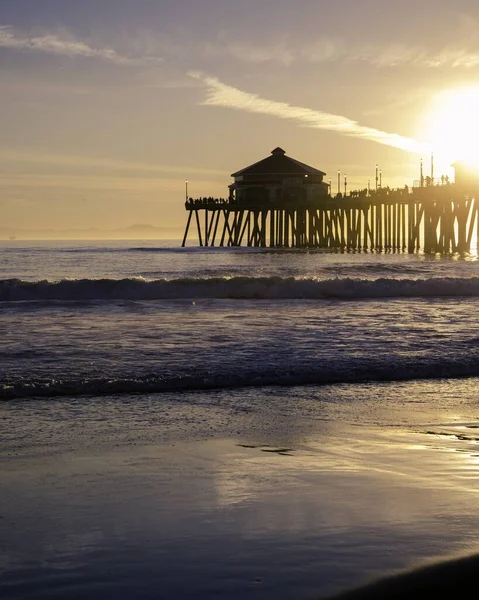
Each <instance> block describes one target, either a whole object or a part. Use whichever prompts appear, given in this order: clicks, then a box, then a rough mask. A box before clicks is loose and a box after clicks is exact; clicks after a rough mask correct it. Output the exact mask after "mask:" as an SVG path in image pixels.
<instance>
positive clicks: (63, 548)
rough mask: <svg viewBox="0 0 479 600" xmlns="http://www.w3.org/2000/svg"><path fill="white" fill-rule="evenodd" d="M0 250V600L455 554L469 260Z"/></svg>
mask: <svg viewBox="0 0 479 600" xmlns="http://www.w3.org/2000/svg"><path fill="white" fill-rule="evenodd" d="M0 253H1V259H2V260H1V264H0V280H1V281H0V333H1V339H2V344H1V347H0V399H2V400H4V401H5V402H4V403H3V404H2V405H1V414H2V422H3V430H2V439H3V444H2V446H3V448H2V458H3V461H4V464H5V465H6V470H5V472H6V475H7V476H6V478H5V481H6V486H5V490H6V494H5V506H4V507H3V509H2V512H3V513H5V514H0V517H3V518H2V519H0V531H2V530H3V534H2V539H5V540H8V547H6V548H5V550H4V551H2V552H0V563H1V565H2V570H3V571H4V573H5V574H6V575H5V578H4V585H5V586H6V587H4V590H5V592H6V593H8V595H9V597H32V598H34V597H38V598H40V597H55V596H56V597H64V596H65V594H68V597H75V598H83V597H85V598H86V597H88V598H92V597H105V594H106V596H108V595H111V594H113V595H115V597H125V598H126V597H141V598H155V597H174V596H177V597H199V596H202V597H211V596H213V595H215V594H216V595H218V594H219V595H220V596H223V595H224V596H227V597H238V598H240V597H245V596H248V597H257V598H263V597H272V596H273V595H274V596H275V597H284V598H287V597H288V598H289V597H291V598H296V597H310V596H312V595H314V594H319V593H326V592H330V591H334V590H335V589H341V588H342V587H344V586H345V584H346V583H349V582H351V583H354V582H356V581H359V580H361V577H362V576H364V574H365V573H366V574H368V573H369V574H374V573H376V572H377V573H381V572H384V571H385V570H386V571H387V570H388V569H393V568H400V567H404V566H406V564H408V560H411V558H415V557H431V556H433V555H436V554H438V555H442V554H447V552H448V551H451V550H455V549H457V548H458V547H459V548H461V549H463V548H464V547H465V546H467V545H468V544H472V541H473V540H471V538H470V535H469V534H470V531H471V530H472V529H473V528H475V527H477V523H476V519H475V516H474V500H473V498H474V495H473V493H474V492H477V491H478V489H479V488H478V485H477V483H476V474H475V466H474V458H473V457H474V451H473V449H472V446H473V445H474V444H475V443H476V439H475V436H474V435H473V433H474V429H475V428H476V426H477V425H476V424H477V420H478V416H477V411H476V406H477V400H478V393H477V389H478V388H477V383H478V379H477V378H478V377H479V360H478V358H479V331H478V327H477V314H478V308H479V262H478V261H477V257H476V256H474V255H464V256H460V255H451V256H429V255H424V254H401V253H397V254H395V253H391V254H387V253H376V252H371V253H340V252H327V251H315V250H269V249H251V248H236V249H233V248H192V247H190V248H185V249H181V248H179V247H178V242H172V241H169V242H161V243H160V242H151V241H148V242H145V241H138V242H137V241H133V242H132V241H127V242H124V241H122V242H111V241H110V242H21V241H9V242H3V243H2V246H1V248H0ZM351 428H352V429H351ZM385 432H387V433H385ZM391 432H394V433H391ZM385 436H386V437H385ZM391 436H393V437H394V443H391ZM353 438H354V440H353ZM203 440H207V442H202V441H203ZM221 440H223V441H221ZM231 440H233V442H232V441H231ZM180 442H182V443H183V446H181V450H179V448H178V446H177V444H178V443H180ZM201 443H203V444H205V443H206V446H205V445H201ZM208 443H209V444H219V446H214V447H213V446H211V447H209V446H208V445H207V444H208ZM158 444H160V445H162V446H161V447H162V448H164V450H163V451H161V452H160V453H159V454H158V450H157V449H156V450H153V449H151V448H158ZM184 444H186V446H185V445H184ZM195 444H200V445H199V446H195ZM222 444H223V445H222ZM132 445H135V447H138V446H141V447H142V448H143V449H142V450H141V451H140V450H135V451H134V452H133V451H132ZM352 446H354V449H352ZM113 447H118V448H119V449H118V451H117V452H114V451H113V450H112V448H113ZM124 448H128V453H127V454H125V455H122V452H123V451H124V450H122V449H124ZM144 448H150V449H149V450H145V449H144ZM165 448H166V450H165ZM185 448H187V449H188V450H185ZM424 448H427V449H434V448H435V449H436V450H438V452H440V456H441V461H442V462H441V461H439V459H437V456H436V454H434V458H432V457H431V456H430V455H429V454H427V453H426V454H425V453H424V452H423V450H424ZM175 449H177V450H178V452H179V454H180V457H178V453H176V452H175ZM451 452H453V453H454V456H452V455H451ZM82 453H83V454H82ZM138 453H139V454H138ZM190 453H191V456H190ZM459 453H462V454H459ZM218 456H223V458H222V459H221V460H220V459H219V458H218ZM398 456H401V457H405V458H404V460H403V459H402V458H401V460H399V459H398ZM451 456H452V458H454V459H455V460H456V461H457V460H458V459H457V458H456V456H460V457H461V460H462V461H463V462H460V464H459V463H454V462H450V461H451V460H452V458H451ZM32 457H33V458H34V459H35V461H36V462H34V463H30V462H28V461H29V460H31V459H32ZM71 457H74V464H73V463H72V462H71V460H72V459H71ZM92 457H93V458H92ZM464 457H467V461H465V458H464ZM290 459H293V462H291V461H290V462H289V463H288V462H285V461H288V460H290ZM82 461H83V462H82ZM92 461H93V462H92ZM135 461H136V462H135ZM294 461H296V462H294ZM398 461H399V462H398ZM421 461H422V462H421ZM464 461H465V462H464ZM471 461H472V462H471ZM87 463H88V468H87V466H86V465H87ZM32 464H34V465H35V466H32ZM92 464H93V465H96V466H95V468H94V469H93V471H92ZM135 464H136V465H137V469H138V471H135V468H134V465H135ZM398 464H400V465H401V466H400V467H398V466H397V465H398ZM420 464H421V465H422V467H421V468H419V465H420ZM132 465H133V466H132ZM151 465H154V468H153V470H152V467H151ZM213 465H214V466H213ZM394 465H395V466H394ZM384 473H389V475H388V477H389V479H388V478H384V477H383V475H380V474H384ZM371 474H374V476H372V475H371ZM466 475H467V478H466V479H465V477H466ZM444 479H447V481H448V482H449V483H448V485H450V488H451V489H450V490H449V488H448V491H447V492H446V491H443V492H441V493H439V494H437V493H436V492H437V489H439V488H440V489H443V485H444ZM85 482H87V484H85ZM400 482H402V483H400ZM138 486H139V487H138ZM415 486H416V487H418V489H421V490H424V489H427V488H428V486H430V488H431V490H435V492H434V493H433V492H431V493H432V494H433V497H431V499H430V501H429V502H426V503H425V502H424V494H423V495H421V494H419V493H418V492H417V491H415V489H414V488H415ZM213 488H214V494H213V495H212V490H213ZM155 490H156V495H155ZM451 490H452V491H451ZM471 492H472V494H471ZM416 494H417V497H416ZM353 498H354V501H353ZM452 500H453V501H454V502H455V503H456V508H453V507H451V506H450V505H449V504H448V502H449V501H452ZM393 505H395V506H396V508H393ZM385 506H387V507H388V508H387V509H386V508H385ZM75 507H76V508H75ZM370 508H371V510H370ZM131 511H133V513H132V512H131ZM371 511H372V512H371ZM455 511H456V512H457V513H459V517H457V519H458V521H457V522H454V524H452V521H454V514H455ZM148 512H149V513H150V516H148ZM135 515H136V516H135ZM374 515H376V517H377V518H376V517H375V516H374ZM380 515H381V516H380ZM185 523H186V525H185ZM444 527H447V528H448V535H447V539H444V537H443V536H442V535H441V528H444ZM431 544H433V545H434V548H435V549H436V550H437V552H436V553H435V552H433V551H432V549H431ZM299 592H301V593H299ZM95 594H96V595H95ZM122 594H123V595H122ZM163 594H164V595H163Z"/></svg>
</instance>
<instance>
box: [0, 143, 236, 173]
mask: <svg viewBox="0 0 479 600" xmlns="http://www.w3.org/2000/svg"><path fill="white" fill-rule="evenodd" d="M0 160H2V161H3V163H4V165H3V166H4V167H5V163H6V162H7V161H10V162H14V163H16V164H21V163H33V164H38V165H44V166H47V167H55V168H57V169H58V168H61V167H70V168H71V169H100V170H101V171H103V172H106V171H122V172H125V171H129V172H133V173H137V174H143V175H145V176H146V175H147V174H151V175H152V176H153V177H160V174H161V173H168V174H172V173H175V174H178V176H184V177H186V176H190V177H191V176H196V177H198V178H201V177H202V176H207V177H214V176H221V175H224V172H223V171H220V170H218V169H205V168H202V167H194V166H186V165H166V164H161V163H159V164H149V163H140V162H130V161H126V160H118V159H109V158H95V157H85V156H68V155H64V154H48V153H46V152H44V151H40V150H38V151H35V150H34V149H19V150H14V149H11V148H5V147H3V148H2V147H0Z"/></svg>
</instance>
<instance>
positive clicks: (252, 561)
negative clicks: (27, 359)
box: [0, 388, 479, 599]
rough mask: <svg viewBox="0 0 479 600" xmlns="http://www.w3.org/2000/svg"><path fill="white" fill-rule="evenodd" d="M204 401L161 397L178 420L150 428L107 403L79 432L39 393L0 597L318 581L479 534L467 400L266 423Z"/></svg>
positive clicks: (14, 464) (318, 589)
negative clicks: (444, 409) (391, 412)
mask: <svg viewBox="0 0 479 600" xmlns="http://www.w3.org/2000/svg"><path fill="white" fill-rule="evenodd" d="M431 389H432V388H431ZM239 393H240V392H238V394H239ZM284 393H286V392H284ZM309 393H311V391H310V392H309ZM204 397H205V398H206V397H207V395H204ZM198 400H200V398H199V397H198ZM147 401H148V402H154V400H152V399H151V398H150V399H149V400H147ZM267 401H268V399H267V398H263V402H267ZM62 402H64V403H65V405H64V406H62ZM94 402H95V401H94V400H92V399H90V400H88V401H86V403H85V404H84V405H83V406H81V405H78V404H77V406H76V409H75V410H76V411H77V412H78V415H79V417H78V418H82V417H80V415H83V418H86V417H85V415H87V414H88V411H89V410H92V409H93V407H96V405H95V404H94ZM98 402H101V401H100V400H98ZM200 404H201V403H200V402H198V403H197V408H196V409H192V410H191V411H190V412H188V410H187V407H185V406H184V405H182V404H178V405H176V408H175V406H174V405H173V404H172V405H171V406H169V407H168V408H167V407H166V404H165V401H164V400H162V404H161V412H162V413H163V412H164V411H165V410H166V409H167V412H168V419H167V420H166V421H165V422H164V423H163V422H161V423H160V422H159V421H158V420H155V419H153V420H151V421H150V422H149V424H148V425H146V424H145V423H144V425H143V428H141V427H140V426H134V425H133V424H132V419H128V418H127V411H125V412H123V411H122V409H121V407H120V406H118V404H117V405H116V406H117V422H116V423H113V422H112V416H111V415H108V418H106V415H105V414H104V417H105V418H104V420H103V421H102V420H101V414H102V410H98V412H97V413H96V414H97V417H96V420H93V419H92V420H90V421H89V422H88V423H87V425H84V427H83V429H82V431H83V434H82V436H80V435H78V431H77V429H78V428H77V429H75V426H74V425H73V421H72V410H73V409H72V405H71V403H70V404H69V405H68V401H67V400H65V401H57V404H56V408H53V406H54V405H52V404H50V405H48V406H49V407H50V408H49V410H51V411H53V413H55V414H51V415H50V417H49V418H48V419H46V417H45V413H42V412H41V410H44V411H45V410H47V408H46V406H47V405H43V407H37V408H34V406H33V404H30V406H29V407H28V406H25V407H24V409H23V412H22V411H19V413H18V414H17V416H16V418H18V416H19V415H20V414H22V415H23V418H24V419H25V418H26V416H27V414H28V412H32V411H36V421H35V423H36V428H37V434H35V435H34V434H33V433H32V432H33V426H32V425H31V426H30V427H32V429H31V430H30V434H29V435H30V437H31V438H32V439H30V443H29V440H28V439H25V436H26V435H27V432H26V429H25V423H23V425H22V426H21V425H20V424H19V426H18V431H17V432H16V435H15V434H14V433H12V432H11V433H10V436H9V439H8V441H7V443H5V444H4V445H3V447H2V454H1V460H2V500H1V510H0V517H1V518H0V539H2V540H3V542H4V543H3V544H2V549H1V550H0V570H1V571H2V573H3V576H2V582H1V584H0V591H1V594H2V597H5V598H65V597H68V598H78V599H80V598H89V599H92V598H93V599H96V598H105V597H115V598H133V597H134V598H145V599H146V598H159V597H175V598H189V597H195V598H211V597H215V596H216V597H228V598H245V597H248V598H258V599H260V598H273V597H274V598H285V599H286V598H317V597H323V596H328V595H332V594H335V593H339V592H341V591H342V590H345V589H349V588H351V587H354V586H357V585H360V584H362V583H364V582H367V581H370V580H373V579H376V578H378V577H381V576H385V575H389V574H392V573H397V572H399V571H402V570H404V569H410V568H413V567H416V566H418V565H420V564H423V563H424V562H427V561H430V560H438V559H443V558H446V557H450V556H454V555H457V554H464V553H469V552H474V551H477V540H476V535H475V532H476V531H477V528H478V526H479V515H478V511H477V493H478V491H479V453H478V451H477V437H479V431H478V429H477V427H478V422H477V421H475V420H469V421H465V420H461V419H463V417H465V416H467V417H468V418H470V417H471V416H472V414H470V411H469V410H467V411H466V410H464V409H463V410H462V412H461V411H460V410H457V411H456V413H453V411H452V409H451V411H450V412H449V413H448V414H447V415H445V414H444V413H442V414H438V418H437V419H436V422H432V421H429V422H427V423H426V422H424V423H422V424H419V423H414V424H412V423H409V424H396V425H391V424H389V425H386V424H385V423H381V422H380V421H381V420H378V422H376V423H374V422H373V421H374V420H373V419H371V420H370V422H365V421H366V419H365V418H364V417H361V419H359V420H358V422H354V419H353V418H349V420H348V421H344V422H341V421H340V420H339V419H331V418H330V417H331V411H332V410H333V408H331V411H330V413H329V415H328V414H326V412H325V411H323V413H322V415H321V418H319V417H320V415H319V414H317V415H315V416H314V415H311V416H310V418H309V419H306V418H304V415H303V419H302V420H301V422H299V421H298V423H296V426H294V424H293V422H292V421H290V422H289V426H285V425H286V424H285V422H284V421H285V419H286V420H287V418H286V417H283V418H282V419H279V420H278V421H275V422H273V421H272V419H270V420H269V421H268V418H266V417H264V418H263V417H262V419H263V420H262V421H261V423H262V425H261V427H260V426H259V425H258V420H257V419H255V420H254V423H253V421H252V420H251V413H249V412H248V411H247V410H243V416H241V415H240V414H239V413H237V414H236V415H233V416H234V418H232V419H230V420H227V419H226V417H225V415H224V414H223V413H221V414H216V416H214V414H215V413H214V410H213V408H212V407H211V406H205V407H203V409H201V408H198V406H200ZM233 404H234V405H235V406H237V402H234V403H233ZM105 406H106V405H105V404H103V407H104V408H103V410H106V408H105ZM112 406H115V404H114V403H113V404H112ZM136 406H137V407H139V406H141V402H139V400H138V401H137V404H136ZM12 408H13V406H12V405H10V407H9V408H8V407H7V406H6V405H4V406H2V409H1V412H2V416H3V417H4V423H6V424H8V425H9V428H8V431H10V429H11V421H9V419H11V410H12ZM17 409H18V406H17ZM17 409H15V410H17ZM409 409H410V407H408V410H409ZM61 410H64V411H66V413H65V416H64V420H63V421H62V419H61V418H60V417H59V411H61ZM95 410H96V408H95ZM158 410H159V409H158ZM195 410H197V413H196V416H192V415H193V414H195ZM228 410H231V407H230V408H229V409H228ZM423 410H424V407H423ZM428 410H429V409H428ZM185 411H186V412H185ZM7 412H8V413H9V414H8V415H7ZM418 412H419V410H418ZM41 414H43V415H44V418H43V419H42V418H41ZM188 414H189V415H190V424H189V426H188V428H187V431H186V430H185V429H183V435H182V436H178V432H177V431H176V430H175V428H174V425H173V424H174V423H175V419H177V422H178V423H180V422H181V423H183V424H184V423H185V419H187V418H188ZM225 414H226V413H225ZM454 414H455V416H454ZM208 415H210V417H211V419H210V422H208V419H207V416H208ZM221 415H223V417H221ZM423 416H424V414H423ZM429 416H430V415H429ZM444 416H448V417H449V420H448V421H445V420H444V419H442V420H440V419H439V417H444ZM31 417H32V418H33V415H31ZM213 417H214V418H213ZM220 417H221V418H224V421H223V426H219V425H218V423H219V421H220ZM350 417H351V415H350ZM158 418H159V417H158ZM47 422H48V423H49V424H47ZM69 422H70V423H71V428H70V438H68V423H69ZM268 422H269V425H268ZM94 423H96V425H95V424H94ZM167 423H170V424H171V427H172V431H171V432H170V433H171V435H169V434H167V432H165V427H167ZM212 423H213V425H215V423H216V426H215V427H214V428H213V432H212V433H211V434H209V435H207V434H205V432H204V430H203V429H202V427H203V428H204V427H209V426H211V424H212ZM281 423H282V426H281ZM201 424H202V425H201ZM200 425H201V426H200ZM233 429H236V431H233ZM5 431H7V429H5ZM107 431H111V433H110V435H108V434H107ZM119 432H122V434H121V435H120V433H119ZM141 432H143V434H141ZM155 432H156V433H155ZM226 433H227V434H228V435H225V434H226ZM33 438H34V439H33Z"/></svg>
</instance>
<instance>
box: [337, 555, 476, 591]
mask: <svg viewBox="0 0 479 600" xmlns="http://www.w3.org/2000/svg"><path fill="white" fill-rule="evenodd" d="M478 575H479V555H473V556H468V557H462V558H458V559H455V560H449V561H445V562H441V563H437V564H434V565H429V566H427V567H423V568H422V569H417V570H414V571H411V572H408V573H404V574H400V575H396V576H394V577H388V578H385V579H382V580H380V581H377V582H374V583H372V584H370V585H367V586H364V587H361V588H358V589H354V590H350V591H347V592H344V593H342V594H339V595H337V596H331V597H330V598H329V600H379V599H390V600H406V599H415V598H418V599H419V598H431V599H432V598H434V599H438V598H463V597H471V598H474V597H476V595H477V579H478Z"/></svg>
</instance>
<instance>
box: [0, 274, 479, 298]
mask: <svg viewBox="0 0 479 600" xmlns="http://www.w3.org/2000/svg"><path fill="white" fill-rule="evenodd" d="M434 297H437V298H452V297H479V277H471V278H455V277H433V278H429V279H411V278H403V279H398V278H380V279H375V280H368V279H356V278H334V279H325V280H321V279H316V278H294V277H279V276H273V277H211V278H208V277H206V278H179V279H157V280H154V281H151V280H146V279H142V278H128V279H76V280H70V279H68V280H67V279H65V280H61V281H46V280H45V281H34V282H32V281H22V280H20V279H5V280H0V302H16V301H36V300H60V301H78V300H162V299H201V298H218V299H228V298H230V299H258V300H281V299H290V300H295V299H298V300H300V299H307V300H323V299H339V300H362V299H374V298H434Z"/></svg>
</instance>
